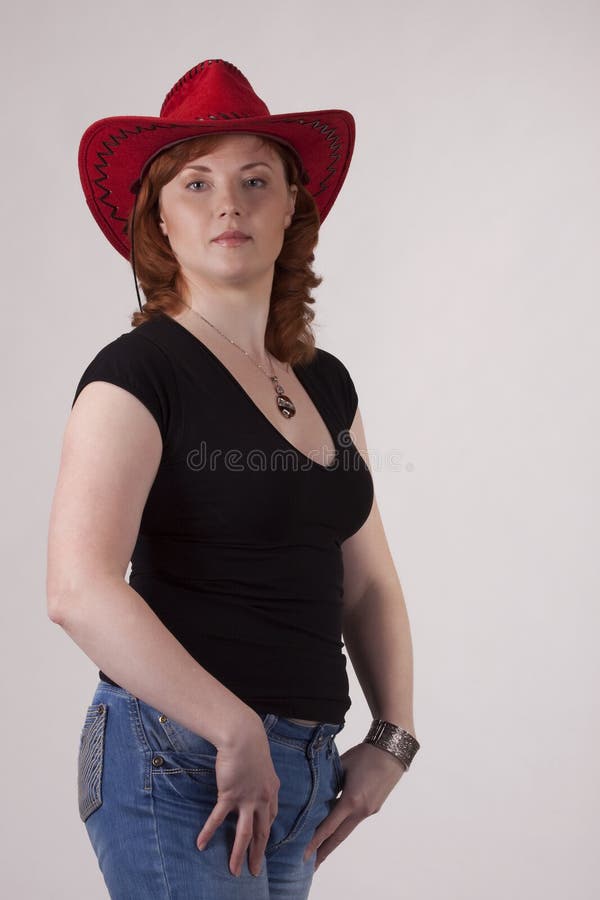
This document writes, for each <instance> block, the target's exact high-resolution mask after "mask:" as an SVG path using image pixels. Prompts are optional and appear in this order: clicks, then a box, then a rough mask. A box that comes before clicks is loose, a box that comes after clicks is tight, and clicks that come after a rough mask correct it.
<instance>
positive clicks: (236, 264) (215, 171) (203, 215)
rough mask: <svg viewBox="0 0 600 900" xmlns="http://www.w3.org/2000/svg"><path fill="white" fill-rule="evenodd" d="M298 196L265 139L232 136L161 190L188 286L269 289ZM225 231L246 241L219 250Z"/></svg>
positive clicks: (165, 222)
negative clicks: (255, 285) (266, 283)
mask: <svg viewBox="0 0 600 900" xmlns="http://www.w3.org/2000/svg"><path fill="white" fill-rule="evenodd" d="M297 192H298V188H297V187H296V185H292V186H289V185H288V184H287V181H286V178H285V170H284V167H283V162H282V160H281V158H280V157H279V155H278V154H277V153H276V152H275V151H274V150H272V149H271V147H269V146H267V145H263V146H261V142H260V138H257V137H255V136H254V135H243V134H240V135H237V134H236V135H227V137H226V138H225V139H224V140H223V142H222V143H221V145H220V146H219V147H218V149H217V150H215V151H213V152H212V153H209V154H207V155H205V156H201V157H198V158H196V159H193V160H190V162H188V163H186V164H185V166H184V167H183V168H182V169H181V171H179V172H178V173H177V175H176V176H175V178H173V179H172V181H170V182H168V184H166V185H164V187H163V188H162V189H161V191H160V195H159V210H160V217H161V220H162V221H161V222H160V228H161V230H162V232H163V234H165V235H167V237H168V239H169V243H170V246H171V249H172V251H173V253H174V254H175V257H176V258H177V260H178V262H179V265H180V268H181V270H182V273H183V275H184V276H186V278H188V279H189V280H191V282H193V283H195V284H198V283H200V282H205V283H206V284H208V285H216V284H221V285H222V284H236V285H243V284H247V285H248V286H250V285H251V284H252V283H261V282H264V281H265V279H269V278H270V279H271V281H270V282H269V284H271V283H272V277H273V270H274V263H275V260H276V259H277V257H278V256H279V253H280V252H281V248H282V246H283V238H284V231H285V229H286V228H287V227H288V226H289V225H290V223H291V221H292V216H293V213H294V203H295V199H296V194H297ZM224 231H241V232H243V233H244V234H246V235H248V236H249V240H246V241H242V242H241V243H237V244H234V243H229V244H226V243H223V242H222V243H217V242H216V241H215V238H217V237H218V236H219V235H220V234H222V233H223V232H224Z"/></svg>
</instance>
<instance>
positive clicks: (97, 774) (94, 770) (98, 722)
mask: <svg viewBox="0 0 600 900" xmlns="http://www.w3.org/2000/svg"><path fill="white" fill-rule="evenodd" d="M107 714H108V707H107V706H106V704H105V703H92V704H91V705H90V706H88V708H87V712H86V715H85V722H84V725H83V729H82V732H81V738H80V740H79V756H78V761H77V795H78V805H79V817H80V818H81V821H82V822H85V821H86V819H88V818H89V817H90V816H91V814H92V813H93V812H95V811H96V810H97V809H99V808H100V807H101V806H102V770H103V764H104V735H105V732H106V717H107Z"/></svg>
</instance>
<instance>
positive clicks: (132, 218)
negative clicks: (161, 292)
mask: <svg viewBox="0 0 600 900" xmlns="http://www.w3.org/2000/svg"><path fill="white" fill-rule="evenodd" d="M134 193H135V200H134V201H133V212H132V214H131V235H130V238H131V266H132V268H133V282H134V284H135V292H136V294H137V300H138V305H139V307H140V312H141V313H143V312H144V310H143V309H142V301H141V299H140V289H139V287H138V280H137V275H136V273H135V251H134V247H133V233H134V231H135V206H136V203H137V198H138V192H137V190H136V191H135V192H134Z"/></svg>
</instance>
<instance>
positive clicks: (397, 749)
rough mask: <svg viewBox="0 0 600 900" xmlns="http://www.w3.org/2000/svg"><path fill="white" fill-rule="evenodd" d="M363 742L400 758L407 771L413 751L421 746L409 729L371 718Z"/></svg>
mask: <svg viewBox="0 0 600 900" xmlns="http://www.w3.org/2000/svg"><path fill="white" fill-rule="evenodd" d="M363 744H373V745H374V746H375V747H380V748H381V749H382V750H387V751H388V752H389V753H391V754H392V755H393V756H395V757H396V758H397V759H399V760H400V762H401V763H402V764H403V766H404V768H405V769H406V770H407V771H408V769H409V767H410V764H411V762H412V761H413V757H414V755H415V753H416V752H417V750H418V749H419V747H420V746H421V745H420V744H419V742H418V740H417V739H416V737H414V736H413V735H412V734H410V732H409V731H405V730H404V728H400V726H399V725H393V724H392V722H386V721H385V720H384V719H373V723H372V725H371V727H370V728H369V731H368V733H367V736H366V738H365V739H364V740H363Z"/></svg>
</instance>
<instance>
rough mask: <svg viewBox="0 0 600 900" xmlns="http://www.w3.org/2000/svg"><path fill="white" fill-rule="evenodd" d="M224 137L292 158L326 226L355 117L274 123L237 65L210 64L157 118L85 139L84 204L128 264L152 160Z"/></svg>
mask: <svg viewBox="0 0 600 900" xmlns="http://www.w3.org/2000/svg"><path fill="white" fill-rule="evenodd" d="M226 133H242V134H244V133H249V134H260V135H264V136H266V137H270V138H273V139H274V140H277V141H279V142H280V143H282V144H285V145H286V146H287V147H289V148H290V149H291V150H292V151H294V152H295V154H296V156H297V157H298V161H299V163H300V166H301V177H302V180H303V183H304V184H305V185H306V187H307V190H309V191H310V193H311V194H312V195H313V197H314V198H315V202H316V204H317V207H318V210H319V215H320V219H321V223H322V222H323V220H324V219H325V216H326V215H327V213H328V212H329V210H330V209H331V207H332V206H333V203H334V201H335V198H336V197H337V195H338V194H339V192H340V189H341V187H342V185H343V183H344V180H345V178H346V173H347V171H348V166H349V164H350V159H351V158H352V152H353V149H354V136H355V125H354V118H353V116H352V114H351V113H349V112H347V111H346V110H343V109H327V110H318V111H316V112H299V113H283V114H281V115H276V116H272V115H270V114H269V110H268V108H267V106H266V105H265V103H264V102H263V101H262V100H261V99H260V97H258V96H257V94H256V93H255V92H254V90H253V88H252V85H251V84H250V82H249V81H248V80H247V78H245V76H244V75H243V74H242V73H241V72H240V70H239V69H237V68H236V67H235V66H234V65H232V63H230V62H226V61H225V60H224V59H205V60H204V61H203V62H200V63H198V65H196V66H194V67H193V69H190V70H189V72H186V73H185V75H183V76H182V77H181V78H180V79H179V81H177V82H176V84H174V85H173V87H172V88H171V90H170V91H169V93H168V94H167V96H166V97H165V99H164V102H163V105H162V107H161V110H160V116H158V118H156V117H150V116H111V117H109V118H106V119H99V120H98V121H97V122H94V123H93V124H92V125H90V126H89V127H88V128H87V129H86V131H85V132H84V134H83V137H82V138H81V142H80V145H79V158H78V163H79V175H80V178H81V184H82V186H83V191H84V194H85V199H86V201H87V204H88V206H89V208H90V210H91V212H92V215H93V216H94V218H95V220H96V222H97V223H98V225H99V226H100V228H101V229H102V231H103V232H104V234H105V235H106V237H107V238H108V240H109V241H110V242H111V244H112V245H113V247H115V248H116V249H117V250H118V251H119V253H121V254H122V255H123V256H124V257H125V258H126V259H127V260H130V256H131V246H130V243H129V239H128V236H127V235H126V234H124V231H123V229H124V227H125V224H126V222H127V218H128V216H129V214H130V212H131V208H132V206H133V203H134V200H135V195H136V193H137V191H138V190H139V185H140V182H141V180H142V178H143V177H144V174H145V172H146V170H147V168H148V165H149V164H150V162H151V160H153V159H154V158H155V157H156V156H157V155H158V154H159V153H160V152H161V151H162V150H165V149H166V148H167V147H172V146H173V145H174V144H178V143H180V142H181V141H185V140H190V139H191V138H194V137H199V136H201V135H206V134H226Z"/></svg>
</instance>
